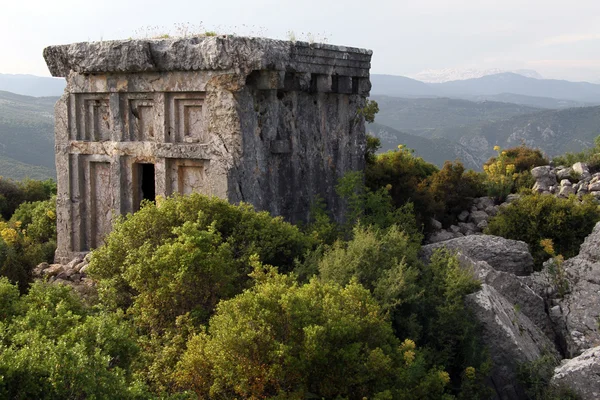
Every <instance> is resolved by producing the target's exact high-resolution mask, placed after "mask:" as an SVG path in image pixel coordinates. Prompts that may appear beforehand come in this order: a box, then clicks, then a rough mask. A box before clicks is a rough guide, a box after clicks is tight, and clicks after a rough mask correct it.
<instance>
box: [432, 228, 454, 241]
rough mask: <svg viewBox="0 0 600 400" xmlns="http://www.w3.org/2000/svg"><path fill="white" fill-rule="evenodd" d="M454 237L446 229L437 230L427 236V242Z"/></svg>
mask: <svg viewBox="0 0 600 400" xmlns="http://www.w3.org/2000/svg"><path fill="white" fill-rule="evenodd" d="M450 239H454V234H453V233H451V232H448V231H439V232H436V233H434V234H432V235H431V236H429V243H440V242H445V241H447V240H450Z"/></svg>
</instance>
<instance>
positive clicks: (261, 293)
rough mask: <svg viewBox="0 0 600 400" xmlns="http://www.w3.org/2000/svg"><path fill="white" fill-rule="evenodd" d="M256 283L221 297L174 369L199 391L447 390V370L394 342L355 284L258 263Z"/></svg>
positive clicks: (335, 393)
mask: <svg viewBox="0 0 600 400" xmlns="http://www.w3.org/2000/svg"><path fill="white" fill-rule="evenodd" d="M253 276H254V278H255V279H256V280H257V283H256V284H255V286H253V287H252V288H251V289H249V290H247V291H245V292H244V293H243V294H240V295H238V296H237V297H235V298H233V299H231V300H227V301H223V302H221V303H220V304H219V306H218V307H217V312H216V314H215V315H214V316H213V317H212V318H211V320H210V326H209V329H208V332H206V333H200V334H198V335H196V336H194V337H193V338H192V339H191V340H190V341H189V343H188V347H187V350H186V352H185V354H184V356H183V358H182V360H181V362H180V364H179V366H178V368H177V372H176V373H175V378H176V380H177V382H178V383H179V385H180V387H181V388H183V389H192V390H194V391H195V392H196V393H197V395H198V397H200V398H208V397H211V398H234V397H241V398H281V399H283V398H285V399H305V398H331V399H332V398H348V399H363V398H367V397H368V398H374V399H392V398H402V399H423V398H435V399H444V398H447V397H446V396H445V395H444V392H445V387H446V384H447V383H448V382H449V378H448V375H447V373H445V372H444V371H442V370H440V369H438V368H427V367H426V366H425V365H424V363H423V358H422V354H421V351H420V350H419V349H417V348H416V346H415V344H414V342H412V341H410V340H406V341H404V342H403V343H402V342H401V341H400V340H398V339H397V338H396V337H395V336H394V334H393V331H392V329H391V326H390V324H389V321H388V320H387V319H386V317H385V316H384V315H383V314H382V312H381V309H380V307H379V305H378V304H377V302H376V301H375V300H373V299H372V298H371V296H370V294H369V292H368V291H367V290H366V289H364V288H363V287H361V286H360V285H359V284H358V283H356V282H352V283H350V284H348V285H347V286H345V287H341V286H339V285H337V284H333V283H324V282H322V281H320V280H318V279H316V278H314V279H312V280H311V281H310V283H308V284H306V285H302V286H300V285H298V284H297V283H296V282H295V280H294V279H293V278H292V277H289V276H285V275H280V274H277V273H276V272H274V271H273V270H272V269H269V268H265V269H261V268H260V267H258V268H257V270H256V271H255V272H254V274H253Z"/></svg>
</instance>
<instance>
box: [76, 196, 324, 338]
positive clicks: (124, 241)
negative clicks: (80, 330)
mask: <svg viewBox="0 0 600 400" xmlns="http://www.w3.org/2000/svg"><path fill="white" fill-rule="evenodd" d="M105 243H106V244H105V245H104V246H102V247H100V248H99V249H97V250H96V251H95V252H94V253H93V256H92V260H91V263H90V268H89V270H88V271H89V273H90V275H91V276H93V277H95V278H96V279H98V280H100V281H101V282H100V284H101V285H100V287H101V295H102V299H103V301H104V302H105V304H107V305H112V306H119V307H125V308H128V307H129V306H133V307H132V308H131V311H132V312H133V313H134V314H135V315H136V316H137V318H139V319H138V322H139V323H141V324H143V325H144V326H147V327H148V328H151V329H152V330H162V329H165V328H167V327H169V326H171V327H172V326H174V324H175V321H176V318H177V316H179V315H183V314H185V313H187V312H191V313H192V315H193V316H196V317H198V318H200V319H202V318H207V317H208V315H209V314H210V312H211V311H212V308H213V307H214V305H215V304H216V303H217V302H218V301H219V299H221V298H223V297H229V296H231V295H233V294H234V293H239V292H241V290H242V289H243V288H245V282H246V281H247V274H248V273H249V272H250V269H249V268H250V267H249V265H250V264H249V260H250V257H251V256H252V255H255V254H256V255H257V256H258V257H259V259H260V260H261V261H264V262H266V263H269V264H272V265H275V266H277V267H279V268H280V269H281V271H283V272H289V271H291V270H292V268H293V266H294V259H295V258H298V257H302V255H303V254H304V253H305V252H306V251H307V250H309V249H310V248H312V246H313V244H314V240H313V239H311V238H310V237H309V236H306V235H304V234H303V233H301V232H300V230H299V229H298V228H297V227H295V226H293V225H291V224H289V223H286V222H284V221H283V220H282V219H281V218H273V217H271V216H270V215H269V214H268V213H267V212H255V211H254V209H253V208H252V207H251V206H250V205H247V204H242V205H237V206H236V205H231V204H229V203H228V202H226V201H224V200H221V199H217V198H209V197H205V196H202V195H199V194H192V195H190V196H185V197H182V196H176V197H173V198H169V199H166V200H163V199H159V200H158V201H157V204H156V205H155V204H152V203H146V204H145V206H144V207H143V208H142V209H141V210H140V211H138V212H137V213H135V214H134V215H128V216H127V217H123V218H121V219H119V220H118V221H117V222H116V224H115V225H114V228H113V231H112V232H111V234H110V235H108V236H107V238H106V239H105Z"/></svg>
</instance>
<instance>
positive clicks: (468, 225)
mask: <svg viewBox="0 0 600 400" xmlns="http://www.w3.org/2000/svg"><path fill="white" fill-rule="evenodd" d="M458 227H459V228H460V231H461V232H462V233H463V234H465V235H472V234H473V233H474V232H475V231H476V230H477V225H475V224H474V223H472V222H459V223H458Z"/></svg>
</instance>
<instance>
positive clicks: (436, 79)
mask: <svg viewBox="0 0 600 400" xmlns="http://www.w3.org/2000/svg"><path fill="white" fill-rule="evenodd" d="M503 72H512V73H515V74H519V75H523V76H526V77H528V78H535V79H544V78H543V77H542V76H541V75H540V74H539V73H537V72H536V71H533V70H530V69H517V70H506V69H500V68H491V69H476V68H466V69H465V68H444V69H426V70H424V71H421V72H419V73H418V74H416V75H413V76H411V78H413V79H416V80H419V81H421V82H427V83H442V82H450V81H462V80H466V79H474V78H481V77H484V76H488V75H495V74H501V73H503Z"/></svg>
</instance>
